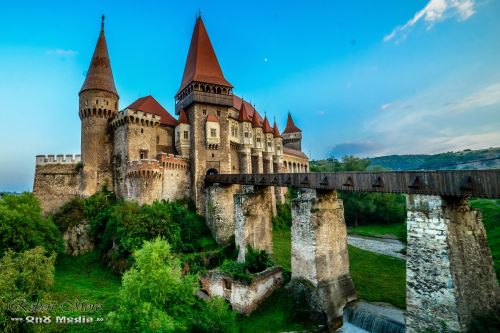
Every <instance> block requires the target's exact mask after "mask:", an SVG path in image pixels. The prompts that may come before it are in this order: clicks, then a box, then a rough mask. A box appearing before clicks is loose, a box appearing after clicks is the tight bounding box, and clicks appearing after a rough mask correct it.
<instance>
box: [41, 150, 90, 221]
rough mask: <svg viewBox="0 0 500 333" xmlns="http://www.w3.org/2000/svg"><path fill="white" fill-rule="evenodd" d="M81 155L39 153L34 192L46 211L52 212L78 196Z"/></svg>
mask: <svg viewBox="0 0 500 333" xmlns="http://www.w3.org/2000/svg"><path fill="white" fill-rule="evenodd" d="M80 165H81V164H80V155H75V156H73V155H47V156H45V155H38V156H37V157H36V168H35V181H34V184H33V194H34V195H35V196H36V197H37V198H38V199H39V200H40V203H41V206H42V210H43V212H44V213H50V212H53V211H55V210H56V209H57V208H59V207H60V206H61V205H62V204H64V203H66V202H68V201H69V200H71V199H72V198H74V197H76V196H78V189H79V186H80V181H81V177H80V170H79V166H80Z"/></svg>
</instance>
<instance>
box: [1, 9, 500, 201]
mask: <svg viewBox="0 0 500 333" xmlns="http://www.w3.org/2000/svg"><path fill="white" fill-rule="evenodd" d="M198 9H201V11H202V16H203V19H204V22H205V24H206V26H207V30H208V33H209V35H210V37H211V39H212V43H213V45H214V47H215V51H216V53H217V56H218V58H219V62H220V63H221V66H222V69H223V71H224V74H225V76H226V78H227V79H228V80H229V81H230V82H231V83H232V84H233V85H234V87H235V89H234V91H235V93H236V94H238V95H240V96H243V97H244V98H245V99H246V100H251V102H252V103H255V105H256V107H257V109H258V110H259V111H260V112H261V113H264V112H266V113H267V114H268V115H269V116H270V117H271V118H272V117H274V116H276V119H277V121H278V125H279V127H280V129H281V130H283V128H284V125H285V121H286V114H287V111H291V112H292V114H293V116H294V118H295V120H296V123H297V125H298V126H299V127H301V128H302V130H303V134H304V144H303V146H304V150H305V151H306V153H307V154H310V155H311V156H312V158H315V159H317V158H324V157H327V156H329V155H330V154H335V155H337V156H342V155H345V154H357V155H360V156H378V155H385V154H395V153H396V154H407V153H434V152H442V151H449V150H460V149H465V148H472V149H475V148H484V147H490V146H498V143H499V142H500V113H499V112H500V35H499V31H500V20H498V14H500V1H494V0H414V1H401V0H379V1H372V0H359V1H307V2H306V1H294V2H290V1H238V2H236V1H231V2H227V1H226V2H224V1H222V2H221V1H219V2H217V1H215V2H214V1H189V2H181V1H175V2H173V1H172V2H171V1H151V0H145V1H91V0H86V1H47V2H40V1H22V0H20V1H15V2H14V1H9V2H2V4H1V5H0V13H1V14H0V18H1V19H0V31H2V34H1V35H0V100H1V101H2V103H1V104H2V108H1V111H0V112H1V116H2V121H1V122H0V142H1V144H0V190H16V191H20V190H30V189H31V187H32V182H33V172H34V164H35V155H37V154H58V153H64V154H66V153H78V152H79V151H80V121H79V118H78V114H77V111H78V91H79V89H80V87H81V85H82V83H83V80H84V74H85V72H86V70H87V67H88V65H89V62H90V58H91V55H92V52H93V48H94V46H95V43H96V40H97V36H98V33H99V27H100V16H101V14H102V13H105V14H106V37H107V41H108V48H109V52H110V56H111V62H112V67H113V72H114V76H115V82H116V86H117V89H118V92H119V94H120V98H121V99H120V108H124V107H126V106H127V105H129V104H130V103H131V102H133V101H134V100H135V99H136V98H138V97H141V96H144V95H147V94H150V93H151V94H152V95H153V96H155V97H156V98H157V99H158V100H159V101H160V102H161V103H162V104H163V105H164V106H165V107H166V108H167V109H168V110H169V111H173V110H174V99H173V95H174V94H175V92H176V90H177V89H178V86H179V84H180V80H181V77H182V71H183V68H184V62H185V58H186V55H187V50H188V47H189V41H190V38H191V32H192V28H193V25H194V21H195V14H196V12H197V11H198Z"/></svg>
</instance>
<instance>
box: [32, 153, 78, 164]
mask: <svg viewBox="0 0 500 333" xmlns="http://www.w3.org/2000/svg"><path fill="white" fill-rule="evenodd" d="M81 161H82V156H81V155H79V154H77V155H73V154H67V155H64V154H57V155H36V165H46V164H76V163H79V162H81Z"/></svg>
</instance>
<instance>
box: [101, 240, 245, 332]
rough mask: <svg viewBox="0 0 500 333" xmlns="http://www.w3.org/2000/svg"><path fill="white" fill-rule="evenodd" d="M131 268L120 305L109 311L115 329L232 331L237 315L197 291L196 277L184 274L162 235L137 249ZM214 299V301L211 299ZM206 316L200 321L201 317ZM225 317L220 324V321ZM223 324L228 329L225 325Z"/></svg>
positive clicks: (124, 277)
mask: <svg viewBox="0 0 500 333" xmlns="http://www.w3.org/2000/svg"><path fill="white" fill-rule="evenodd" d="M133 257H134V259H135V262H134V265H133V266H132V268H131V269H130V270H129V271H127V272H126V273H125V274H124V275H123V278H122V287H121V290H120V301H119V304H118V309H117V311H115V312H111V313H110V314H109V318H108V319H109V320H108V325H109V328H110V329H111V330H113V331H116V332H186V331H190V330H191V331H192V330H194V331H198V332H212V331H211V330H210V328H217V329H216V330H213V332H232V331H234V330H233V329H232V328H231V327H234V326H235V323H234V316H233V315H232V314H231V313H229V310H228V309H227V307H225V306H223V305H221V304H220V301H217V300H216V301H211V302H209V303H208V304H205V303H203V301H201V300H198V299H197V298H196V297H195V295H194V293H195V290H196V285H197V283H196V278H195V277H194V276H190V275H188V276H184V277H182V275H181V269H180V267H181V265H180V261H179V260H178V259H177V258H176V257H175V255H174V254H173V253H172V252H171V250H170V245H169V244H168V243H167V242H166V241H165V240H162V239H161V238H156V239H155V240H153V241H147V242H144V245H143V247H142V248H141V249H140V250H137V251H135V252H134V254H133ZM212 302H213V303H212ZM197 318H204V320H205V321H206V322H205V323H203V324H201V323H200V321H199V319H197ZM219 320H224V321H223V322H221V323H220V324H218V323H217V322H218V321H219ZM219 325H224V326H227V327H228V330H226V329H224V326H219Z"/></svg>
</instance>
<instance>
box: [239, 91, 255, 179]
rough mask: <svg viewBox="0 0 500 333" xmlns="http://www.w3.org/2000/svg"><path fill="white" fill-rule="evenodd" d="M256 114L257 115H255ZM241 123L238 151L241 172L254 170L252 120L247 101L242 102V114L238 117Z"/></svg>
mask: <svg viewBox="0 0 500 333" xmlns="http://www.w3.org/2000/svg"><path fill="white" fill-rule="evenodd" d="M255 116H256V115H255ZM238 122H239V124H240V130H239V133H240V143H241V144H240V149H239V151H238V157H239V160H240V161H239V166H240V173H251V172H252V157H251V148H252V145H253V139H252V134H253V133H252V132H253V131H252V122H251V121H250V118H249V117H248V112H247V109H246V107H245V102H244V101H242V102H241V108H240V114H239V117H238Z"/></svg>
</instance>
